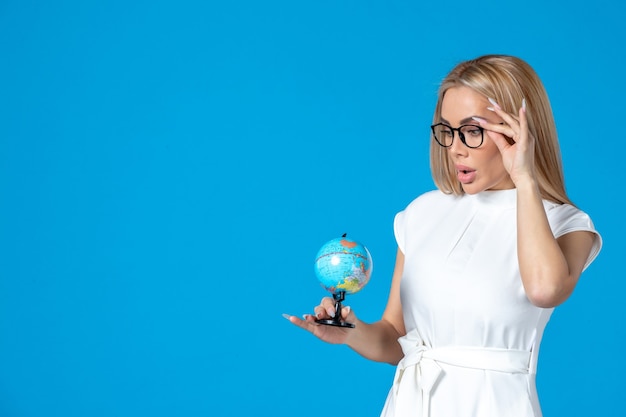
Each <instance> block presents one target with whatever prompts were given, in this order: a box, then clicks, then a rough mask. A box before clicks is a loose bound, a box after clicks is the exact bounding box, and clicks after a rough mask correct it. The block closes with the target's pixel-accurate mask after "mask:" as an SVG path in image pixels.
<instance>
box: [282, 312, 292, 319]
mask: <svg viewBox="0 0 626 417" xmlns="http://www.w3.org/2000/svg"><path fill="white" fill-rule="evenodd" d="M283 317H284V318H286V319H287V320H289V319H290V318H291V316H290V315H289V314H285V313H283Z"/></svg>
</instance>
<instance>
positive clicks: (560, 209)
mask: <svg viewBox="0 0 626 417" xmlns="http://www.w3.org/2000/svg"><path fill="white" fill-rule="evenodd" d="M544 207H545V209H546V214H547V216H548V222H549V223H550V228H551V229H552V233H553V234H554V237H556V238H559V237H561V236H564V235H566V234H568V233H571V232H580V231H583V232H590V233H593V234H594V235H595V239H594V243H593V247H592V248H591V253H590V254H589V257H588V258H587V261H586V262H585V268H587V266H589V264H590V263H591V262H592V261H593V260H594V259H595V258H596V256H597V255H598V253H599V252H600V249H601V248H602V236H601V235H600V233H599V232H598V230H597V229H596V228H595V226H594V224H593V221H592V220H591V217H590V216H589V215H588V214H587V213H585V212H584V211H582V210H580V209H579V208H577V207H574V206H572V205H571V204H557V203H552V202H546V201H544Z"/></svg>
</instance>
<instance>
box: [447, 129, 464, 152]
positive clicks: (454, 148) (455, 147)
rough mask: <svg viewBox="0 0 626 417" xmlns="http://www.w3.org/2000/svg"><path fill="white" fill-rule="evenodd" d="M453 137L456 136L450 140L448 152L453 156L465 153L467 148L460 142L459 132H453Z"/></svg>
mask: <svg viewBox="0 0 626 417" xmlns="http://www.w3.org/2000/svg"><path fill="white" fill-rule="evenodd" d="M453 135H456V136H455V137H454V138H452V145H450V146H449V147H448V151H449V152H452V153H453V154H463V153H465V152H466V151H467V146H465V144H464V143H463V141H462V140H461V132H459V131H455V132H453Z"/></svg>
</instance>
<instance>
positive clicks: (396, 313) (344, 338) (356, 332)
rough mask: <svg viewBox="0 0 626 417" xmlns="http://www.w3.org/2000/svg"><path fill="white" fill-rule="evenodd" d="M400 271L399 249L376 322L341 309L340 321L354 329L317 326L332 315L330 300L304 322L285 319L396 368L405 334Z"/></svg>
mask: <svg viewBox="0 0 626 417" xmlns="http://www.w3.org/2000/svg"><path fill="white" fill-rule="evenodd" d="M403 270H404V254H403V253H402V251H401V250H400V249H398V253H397V256H396V266H395V269H394V272H393V278H392V281H391V289H390V291H389V299H388V300H387V306H386V308H385V311H384V313H383V316H382V318H381V319H380V320H379V321H377V322H375V323H372V324H368V323H365V322H363V321H361V320H359V319H358V318H357V317H356V315H355V314H354V312H353V311H351V310H350V309H349V308H345V307H344V309H343V310H342V313H343V314H342V315H343V319H344V320H346V321H349V322H352V323H354V324H355V327H354V328H353V329H349V328H347V329H346V328H341V327H334V326H326V325H320V324H317V323H316V322H315V319H316V318H319V319H327V318H330V317H332V316H333V315H334V314H335V302H334V300H333V299H332V298H331V297H325V298H323V299H322V302H321V304H320V305H318V306H317V307H315V309H314V312H315V317H314V316H312V315H305V319H304V320H301V319H299V318H298V317H295V316H285V317H286V318H287V319H288V320H289V321H290V322H292V323H293V324H295V325H296V326H298V327H301V328H303V329H305V330H308V331H309V332H311V333H313V334H314V335H315V336H317V337H318V338H320V339H321V340H323V341H325V342H328V343H336V344H346V345H348V346H349V347H350V348H351V349H353V350H354V351H355V352H357V353H358V354H360V355H361V356H363V357H365V358H367V359H371V360H373V361H376V362H387V363H390V364H393V365H395V364H397V363H398V362H399V361H400V359H402V357H403V353H402V349H401V348H400V344H399V343H398V338H399V337H401V336H404V335H405V334H406V330H405V328H404V319H403V318H402V304H401V301H400V280H401V278H402V272H403Z"/></svg>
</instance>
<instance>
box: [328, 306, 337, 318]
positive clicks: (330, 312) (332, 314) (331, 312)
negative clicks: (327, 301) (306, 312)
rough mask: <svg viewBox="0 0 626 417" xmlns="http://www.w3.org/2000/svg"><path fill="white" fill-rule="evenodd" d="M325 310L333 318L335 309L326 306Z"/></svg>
mask: <svg viewBox="0 0 626 417" xmlns="http://www.w3.org/2000/svg"><path fill="white" fill-rule="evenodd" d="M326 312H327V313H328V315H329V316H330V317H332V318H335V311H334V310H333V309H331V308H330V307H328V310H326Z"/></svg>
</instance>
